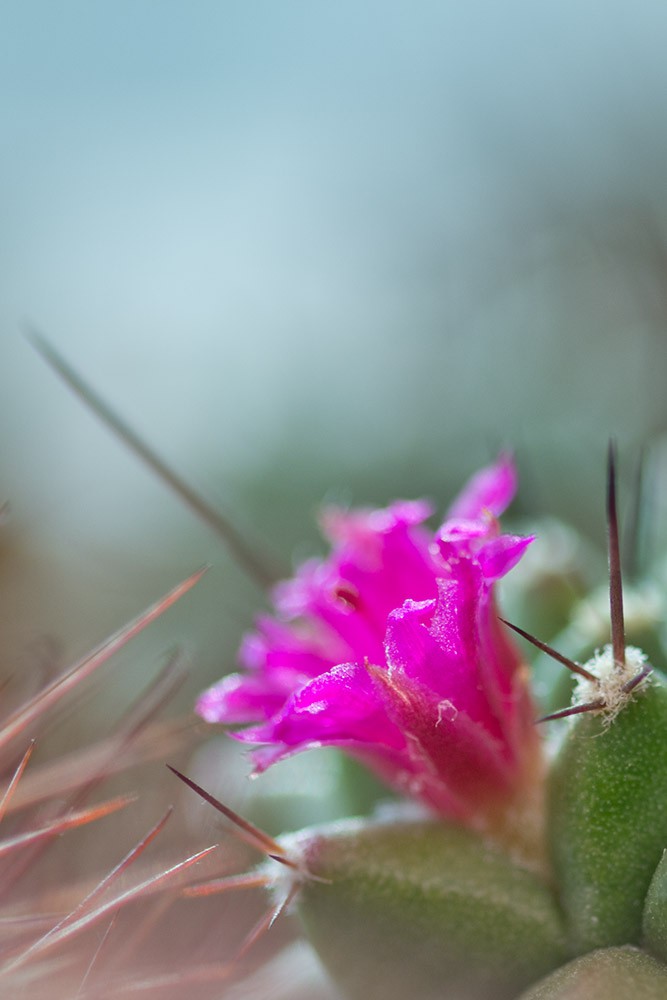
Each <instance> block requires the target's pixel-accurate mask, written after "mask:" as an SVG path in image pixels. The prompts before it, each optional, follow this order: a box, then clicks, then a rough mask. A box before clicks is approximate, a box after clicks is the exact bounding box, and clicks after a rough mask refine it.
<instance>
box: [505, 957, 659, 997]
mask: <svg viewBox="0 0 667 1000" xmlns="http://www.w3.org/2000/svg"><path fill="white" fill-rule="evenodd" d="M665 997H667V967H665V966H664V965H662V963H661V962H657V961H656V960H655V959H654V958H651V956H650V955H647V954H646V952H644V951H640V949H639V948H633V947H630V946H626V947H625V948H605V949H603V950H602V951H594V952H591V953H590V954H589V955H583V956H581V957H580V958H575V959H574V961H572V962H569V963H568V964H567V965H564V966H563V967H562V968H560V969H558V970H557V971H556V972H553V973H552V974H551V975H549V976H547V977H546V978H545V979H542V980H541V981H540V982H539V983H537V984H536V985H535V986H533V987H532V988H531V989H529V990H527V991H526V992H525V993H522V994H521V996H520V997H519V998H518V1000H665Z"/></svg>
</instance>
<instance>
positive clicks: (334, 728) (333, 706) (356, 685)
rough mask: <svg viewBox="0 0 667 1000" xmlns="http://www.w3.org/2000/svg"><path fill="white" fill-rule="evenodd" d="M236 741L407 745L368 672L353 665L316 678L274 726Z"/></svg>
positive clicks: (292, 700)
mask: <svg viewBox="0 0 667 1000" xmlns="http://www.w3.org/2000/svg"><path fill="white" fill-rule="evenodd" d="M237 737H238V738H239V739H242V740H244V741H245V742H252V743H276V742H277V743H282V744H283V745H284V746H285V747H294V746H299V745H304V746H307V745H312V744H313V743H321V744H332V743H336V744H337V743H340V742H342V741H345V742H349V741H358V742H360V743H362V744H364V745H366V744H374V745H377V746H387V747H394V748H400V747H402V746H403V745H404V743H405V741H404V739H403V737H402V735H401V732H400V730H399V729H397V728H396V726H394V725H393V724H392V723H391V722H390V720H389V719H388V718H387V715H386V713H385V711H384V708H383V706H382V703H381V701H380V699H379V698H378V697H377V692H376V690H375V686H374V684H373V682H372V681H371V679H370V677H369V675H368V672H367V671H366V670H365V669H364V668H363V667H360V666H358V665H357V664H354V663H344V664H340V665H339V666H336V667H333V669H332V670H329V671H327V673H325V674H321V675H320V676H319V677H315V678H314V679H313V680H311V681H309V682H308V683H307V684H304V685H303V686H302V687H300V688H299V689H298V690H297V691H295V693H294V694H293V695H292V696H291V697H290V698H289V699H288V700H287V702H286V703H285V705H284V706H283V708H282V710H281V711H280V712H279V713H278V714H277V715H276V716H275V717H274V718H273V719H271V721H270V722H267V723H266V724H264V725H261V726H256V727H254V728H252V729H246V730H244V731H243V732H242V733H237Z"/></svg>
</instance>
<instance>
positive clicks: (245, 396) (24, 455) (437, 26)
mask: <svg viewBox="0 0 667 1000" xmlns="http://www.w3.org/2000/svg"><path fill="white" fill-rule="evenodd" d="M666 34H667V8H665V6H664V4H662V3H659V2H657V0H655V2H651V0H640V2H638V3H635V4H632V5H630V4H628V3H621V2H615V0H605V2H604V3H603V2H596V0H590V2H583V3H582V2H581V0H561V2H559V3H549V2H546V3H537V4H536V3H534V2H533V3H529V2H527V0H507V2H505V3H503V4H497V3H493V2H490V0H479V2H471V3H467V4H462V3H453V2H445V0H440V2H428V0H422V2H417V3H414V2H410V3H408V2H399V0H382V2H379V0H377V2H376V0H365V2H364V3H362V4H359V3H354V2H350V0H341V2H338V3H336V4H330V3H325V2H319V0H316V2H306V0H283V2H281V3H275V2H272V0H252V2H242V0H238V2H236V0H225V2H213V0H210V2H209V0H198V2H197V3H195V4H192V3H184V2H182V0H160V2H157V0H147V2H142V3H138V2H136V0H134V2H130V0H113V2H103V0H95V2H92V3H91V2H90V0H62V2H60V3H58V4H53V3H51V2H49V0H21V2H20V3H19V2H18V0H4V2H2V3H1V4H0V141H1V143H2V156H1V157H0V218H1V220H2V224H1V226H0V378H1V379H2V391H1V392H0V456H1V459H2V478H1V480H0V483H1V487H0V501H2V502H4V501H6V502H7V503H8V504H9V511H8V513H7V517H6V522H5V524H4V527H3V529H2V537H1V539H0V589H1V593H0V599H1V608H0V619H1V621H2V636H3V639H2V650H1V656H2V659H3V661H4V662H3V670H4V671H5V672H12V671H15V670H16V669H18V668H19V667H20V669H23V666H24V665H25V664H28V665H30V664H31V663H33V662H34V660H35V658H36V657H37V656H38V653H36V652H35V650H36V648H37V646H39V649H40V650H42V651H43V642H44V641H45V640H48V643H50V644H51V645H49V647H48V648H49V650H51V653H50V654H49V655H51V656H52V658H53V660H54V661H59V662H62V663H64V662H67V661H69V660H71V659H72V658H74V657H75V656H77V655H79V654H81V653H83V652H84V651H85V650H86V649H87V648H88V647H90V646H91V645H92V644H93V643H94V642H96V641H98V640H99V639H100V638H101V637H102V636H103V635H104V634H105V633H106V632H108V631H110V630H111V629H113V628H116V627H117V626H118V625H120V624H121V623H122V622H123V621H125V620H127V619H128V618H129V617H131V616H132V615H133V614H135V613H136V612H137V611H138V610H139V609H140V608H141V607H142V606H144V605H146V604H147V603H148V602H149V601H151V600H152V599H154V598H155V597H157V596H158V595H159V594H160V593H161V592H162V591H164V590H165V589H167V587H169V586H170V585H171V584H173V583H175V582H176V581H177V580H178V579H179V578H181V577H182V576H184V575H186V574H187V573H188V572H190V571H191V570H192V569H194V568H195V567H196V566H198V565H199V564H201V563H203V562H210V563H211V564H212V567H213V568H212V571H211V572H210V573H209V574H208V576H207V578H206V579H205V580H204V581H203V582H202V583H201V584H200V585H199V587H198V588H197V590H196V591H195V592H194V593H193V594H192V595H190V597H188V598H187V599H186V600H185V601H184V602H182V604H181V605H179V606H178V607H177V608H176V609H174V610H173V611H172V612H170V613H169V615H168V616H166V617H165V619H164V620H163V621H161V622H159V623H158V624H157V625H156V626H155V627H154V628H153V629H152V630H151V631H149V633H147V634H146V635H145V636H143V637H141V638H140V639H139V640H137V642H136V643H135V645H134V646H133V647H132V648H131V650H130V649H128V650H127V651H125V652H124V653H123V654H122V655H121V656H120V657H119V659H118V666H117V667H115V668H114V670H115V673H114V675H113V676H114V683H113V684H112V685H111V686H109V688H108V689H107V693H106V697H105V701H104V713H108V712H109V711H110V710H111V709H113V708H118V709H119V710H120V708H121V707H122V705H123V704H124V703H125V702H126V700H127V699H128V697H130V696H132V695H133V694H134V693H135V692H136V691H138V690H139V689H140V688H141V687H142V686H143V685H144V684H145V682H146V678H147V676H148V675H149V674H150V673H151V672H154V671H155V670H156V669H157V667H158V666H159V664H160V662H161V657H162V656H163V653H164V650H165V649H166V648H167V647H168V646H170V645H171V644H172V643H174V642H175V641H179V642H183V643H184V644H185V645H186V647H187V649H188V650H189V651H190V654H191V656H192V660H193V663H194V674H193V677H192V679H191V680H190V681H189V682H188V685H186V689H185V691H184V693H183V694H182V696H181V697H182V701H181V707H182V708H186V707H188V706H190V705H191V703H192V701H193V699H194V697H195V695H196V692H197V691H198V690H199V689H201V688H202V687H204V686H206V685H207V684H209V683H211V682H212V681H213V680H215V679H217V677H218V676H220V674H221V673H222V672H223V671H226V670H228V669H231V668H232V667H233V665H234V655H235V649H236V647H237V645H238V642H239V638H240V636H241V634H242V632H243V631H244V630H245V629H247V628H248V627H249V625H250V624H251V622H252V619H253V616H254V614H255V613H256V611H257V609H258V608H259V607H260V606H261V602H262V597H261V594H260V592H259V591H258V590H257V588H256V587H255V586H254V585H253V584H252V582H251V581H249V580H247V579H246V577H245V576H244V575H243V573H241V572H239V570H238V568H237V567H236V566H235V564H234V562H233V560H231V559H230V557H229V555H228V553H227V552H226V550H225V548H224V546H223V545H222V543H221V542H220V541H219V540H217V539H216V538H215V537H214V536H213V535H212V533H211V532H210V531H209V530H208V529H207V528H206V527H205V526H203V525H201V524H199V523H197V521H196V520H195V518H194V517H193V515H192V514H191V513H189V512H188V511H187V510H186V509H184V507H183V506H182V504H181V503H180V502H179V501H178V500H177V499H176V498H175V497H173V496H172V495H170V493H169V492H168V491H167V490H166V489H165V488H164V487H163V486H162V485H161V484H160V483H159V482H157V481H156V479H155V478H154V477H153V476H152V475H151V474H150V473H149V472H148V471H147V470H146V469H144V468H143V467H142V466H141V464H140V463H139V462H138V461H137V460H136V459H135V458H134V457H133V456H131V455H130V454H129V453H128V452H127V451H126V450H125V449H124V448H123V447H122V445H120V444H119V443H118V442H117V441H116V440H114V438H113V436H112V435H111V434H110V433H109V432H108V431H107V430H106V429H105V428H103V427H102V426H101V424H100V423H99V422H98V421H97V420H96V418H95V417H93V416H91V415H90V413H89V412H87V411H86V410H85V409H84V408H83V407H82V405H81V404H80V403H79V401H77V400H76V399H75V398H74V397H73V396H72V395H71V394H70V393H69V391H68V390H67V389H66V388H65V387H64V386H63V384H62V382H61V381H60V380H59V379H58V378H57V377H56V376H55V375H54V374H53V372H52V371H50V370H49V369H48V368H47V367H46V365H45V364H44V363H43V361H42V360H41V359H40V358H39V357H38V355H37V354H36V352H35V351H34V349H33V348H32V347H31V346H30V344H29V343H28V342H27V341H26V339H25V338H24V336H23V334H22V328H23V326H24V324H26V323H28V324H33V325H35V326H36V327H38V328H39V329H40V330H41V331H42V332H43V333H44V334H45V335H46V336H47V337H48V338H49V339H50V341H51V342H52V343H53V344H54V345H55V346H56V347H57V348H58V349H59V350H60V351H61V352H62V353H63V354H64V355H65V356H66V357H67V358H68V359H69V361H70V362H71V363H72V364H73V365H74V366H75V367H76V368H77V369H78V371H79V372H80V373H81V374H82V375H83V376H84V377H85V378H86V379H88V380H89V381H90V383H91V384H92V385H93V386H94V387H95V388H96V389H97V390H98V391H99V392H100V393H101V394H102V395H103V396H104V397H105V398H106V399H107V400H108V401H109V402H110V403H112V405H113V406H114V407H115V408H116V409H117V410H118V411H119V412H120V413H122V414H123V416H124V417H125V418H126V420H127V421H128V422H129V423H130V424H131V425H132V426H133V427H134V428H135V429H136V430H137V431H138V432H140V433H141V434H142V435H143V436H144V437H145V438H146V439H147V440H148V441H150V442H151V444H152V445H153V446H154V447H155V448H156V450H157V451H158V452H159V453H160V454H162V455H163V456H164V457H165V458H166V459H167V460H168V461H169V462H170V463H171V464H172V465H173V466H174V467H176V468H177V469H178V470H179V471H180V472H181V473H182V475H183V476H184V477H185V478H186V479H187V480H188V481H189V482H190V483H191V484H192V485H193V486H195V487H197V488H198V489H200V490H201V491H202V492H203V493H205V494H206V495H207V496H208V497H209V498H210V499H212V500H213V501H214V502H215V503H216V504H217V505H219V506H220V508H221V509H223V510H225V511H226V512H227V513H228V514H229V515H230V516H231V517H232V519H233V520H234V522H235V523H236V524H237V525H238V526H239V527H240V528H241V529H242V530H243V531H245V532H246V533H247V535H248V537H249V538H250V539H251V540H252V541H253V542H254V544H255V545H256V548H257V550H258V551H259V552H261V553H264V554H265V555H266V557H267V558H270V559H272V560H273V561H274V563H275V564H277V565H279V566H281V567H284V570H285V572H287V571H288V570H289V567H290V566H291V565H292V564H293V562H294V561H295V560H297V559H299V558H302V557H304V556H305V555H308V554H310V553H312V552H316V551H318V541H317V531H316V526H315V520H314V514H315V513H316V510H317V507H318V506H319V504H320V503H321V502H322V501H323V500H342V501H345V502H348V501H349V502H355V503H360V502H372V503H380V504H382V503H384V502H386V501H387V500H389V499H390V498H392V497H395V496H408V497H414V496H421V495H427V496H430V497H432V498H433V499H434V500H435V501H436V503H437V505H438V506H439V508H441V509H442V508H443V507H444V506H445V505H446V504H447V503H448V501H449V500H450V499H451V498H452V496H453V494H454V492H455V491H456V489H457V488H458V486H459V485H460V484H461V482H462V480H463V479H464V478H465V476H467V475H468V474H469V473H470V472H472V471H473V470H474V469H475V468H476V467H477V466H478V465H479V464H480V463H483V462H485V461H488V460H489V458H490V457H491V456H493V455H494V454H495V453H496V452H497V450H498V448H499V447H501V446H510V447H512V448H513V449H514V450H515V452H516V454H517V458H518V462H519V466H520V470H521V476H522V487H521V494H520V497H519V499H518V502H517V505H516V508H515V509H516V511H517V512H518V513H521V512H522V511H526V510H529V511H530V512H531V513H532V514H552V515H556V516H560V517H564V518H566V519H568V520H570V521H572V522H573V523H575V525H576V526H578V527H579V528H580V529H582V530H583V531H585V532H587V533H590V535H591V536H592V537H593V538H594V540H595V541H596V542H601V540H602V537H603V523H602V513H601V511H602V483H603V469H604V450H605V446H606V442H607V440H608V438H609V436H610V435H615V436H616V437H617V439H618V441H619V445H620V449H621V456H622V460H623V467H624V469H625V470H626V472H625V480H626V484H625V485H626V486H627V483H628V482H629V480H630V478H631V475H630V473H631V470H632V468H633V463H634V461H635V459H636V456H637V453H638V450H639V448H640V446H641V445H642V444H645V443H647V442H651V443H653V445H654V447H657V448H658V449H659V448H660V441H661V435H662V433H663V431H664V430H665V429H666V424H667V392H666V391H665V386H666V384H667V342H666V340H665V337H666V333H667V184H666V182H665V178H666V177H667V129H666V127H665V121H666V120H667V119H666V112H667V63H666V62H665V59H664V47H665V46H664V40H665V37H666ZM36 644H37V645H36ZM39 655H42V654H41V653H40V654H39ZM97 711H99V709H98V710H97ZM96 725H97V714H96V710H95V709H94V708H91V710H90V712H85V713H79V714H78V715H77V716H76V717H75V718H73V719H72V720H71V724H70V726H69V727H68V730H67V733H66V735H65V736H63V735H62V733H61V734H60V735H57V736H54V739H56V740H58V739H61V740H62V741H63V742H64V743H65V744H67V743H70V742H72V741H73V740H74V739H78V738H79V737H80V736H81V735H83V736H85V735H86V734H88V735H89V734H90V732H91V731H93V730H94V729H95V727H96ZM201 752H202V753H205V752H208V751H205V750H204V751H201ZM234 760H237V755H235V756H234ZM235 766H236V765H233V764H230V767H235ZM238 767H239V768H240V770H241V771H243V769H244V767H245V765H244V764H243V763H242V762H241V763H240V764H239V765H238ZM230 780H231V779H230ZM263 780H264V779H263ZM266 780H267V781H269V780H272V779H270V778H269V777H267V778H266Z"/></svg>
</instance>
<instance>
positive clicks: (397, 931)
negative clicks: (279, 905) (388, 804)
mask: <svg viewBox="0 0 667 1000" xmlns="http://www.w3.org/2000/svg"><path fill="white" fill-rule="evenodd" d="M284 842H285V843H286V845H287V846H288V849H289V851H290V853H291V854H292V855H293V856H294V854H295V853H297V854H298V855H299V856H300V857H301V858H302V861H303V864H304V865H305V866H307V868H308V870H309V871H310V872H312V873H313V874H314V875H316V876H318V877H320V878H322V879H327V880H329V881H328V883H323V882H315V881H305V882H304V884H303V887H302V888H301V891H300V893H299V897H298V909H299V913H300V915H301V918H302V921H303V923H304V925H305V929H306V932H307V934H308V937H309V938H310V940H311V942H312V943H313V945H314V946H315V948H316V950H317V951H318V952H319V955H320V957H321V959H322V960H323V962H324V964H325V965H326V966H327V967H328V969H329V971H330V972H331V974H332V976H333V977H334V978H335V980H336V981H337V982H338V983H339V984H340V985H341V986H342V988H343V989H344V990H345V991H346V993H347V994H348V995H349V996H350V997H353V998H360V1000H361V998H363V1000H375V998H378V1000H380V998H381V1000H399V998H400V1000H404V998H405V997H408V996H415V997H419V1000H436V998H437V1000H447V998H451V1000H489V998H490V997H493V998H494V1000H513V998H514V997H515V996H516V995H517V993H518V992H519V991H520V990H522V989H524V988H525V987H526V986H527V985H529V984H530V983H531V982H534V981H535V980H536V979H538V978H539V977H540V976H542V975H544V974H545V973H546V972H547V971H549V970H551V969H554V968H556V967H557V966H558V965H560V964H561V962H563V960H564V958H565V956H566V946H565V934H564V931H563V927H562V919H561V916H560V912H559V910H558V907H557V905H556V902H555V900H554V897H553V895H552V893H551V891H550V890H549V889H548V888H547V886H546V885H545V884H544V883H543V882H542V881H541V880H540V879H539V878H538V877H537V876H536V875H535V874H534V873H533V872H530V871H528V870H526V869H525V868H521V867H518V866H517V865H515V864H514V863H513V862H511V861H510V860H509V859H508V858H507V856H506V855H504V854H502V853H501V852H500V851H499V850H497V849H496V848H493V847H491V846H489V845H488V844H486V843H485V842H484V841H483V840H482V839H481V838H480V837H479V836H477V835H475V834H473V833H470V832H469V831H467V830H463V829H460V828H458V827H453V826H448V825H446V824H443V823H442V822H424V821H420V822H405V821H402V822H399V823H391V824H389V823H379V822H362V821H350V822H346V823H341V824H336V825H333V826H331V827H323V828H320V829H319V830H317V829H316V830H312V831H305V832H303V833H301V834H298V835H295V837H294V838H293V839H289V840H285V841H284Z"/></svg>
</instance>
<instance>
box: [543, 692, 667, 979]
mask: <svg viewBox="0 0 667 1000" xmlns="http://www.w3.org/2000/svg"><path fill="white" fill-rule="evenodd" d="M548 809H549V838H550V845H551V851H552V857H553V865H554V870H555V873H556V877H557V882H558V884H559V885H560V887H561V903H562V906H563V909H564V912H565V915H566V919H567V922H568V927H569V933H570V944H571V949H572V954H573V955H578V954H582V953H583V952H586V951H592V950H593V949H595V948H602V947H607V946H611V945H623V944H639V943H640V941H641V923H642V912H643V907H644V899H645V896H646V893H647V890H648V887H649V883H650V881H651V877H652V875H653V872H654V871H655V868H656V865H657V864H658V862H659V860H660V857H661V855H662V851H663V848H664V847H665V846H667V688H665V685H664V683H663V682H662V681H660V680H658V679H657V678H655V677H654V678H653V679H652V680H651V682H649V683H648V684H646V686H645V687H644V688H643V689H639V690H638V692H637V694H636V695H635V697H634V698H633V699H632V700H631V701H630V702H629V703H628V704H627V705H626V706H625V707H624V708H623V709H622V711H621V712H620V714H619V715H618V716H617V718H616V719H615V720H614V721H613V722H611V723H610V724H608V725H605V720H604V718H603V717H601V716H599V715H590V714H588V715H580V716H578V717H577V719H576V721H575V722H574V724H573V725H572V728H571V730H570V732H569V733H568V735H567V737H566V739H565V741H564V743H563V746H562V747H561V750H560V752H559V754H558V757H557V759H556V761H555V762H554V766H553V768H552V771H551V777H550V790H549V806H548ZM664 996H665V997H667V989H666V991H665V994H664Z"/></svg>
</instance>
